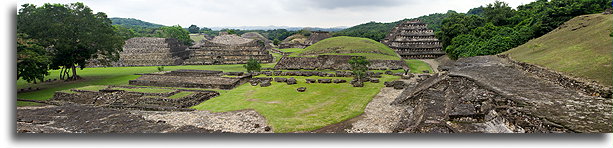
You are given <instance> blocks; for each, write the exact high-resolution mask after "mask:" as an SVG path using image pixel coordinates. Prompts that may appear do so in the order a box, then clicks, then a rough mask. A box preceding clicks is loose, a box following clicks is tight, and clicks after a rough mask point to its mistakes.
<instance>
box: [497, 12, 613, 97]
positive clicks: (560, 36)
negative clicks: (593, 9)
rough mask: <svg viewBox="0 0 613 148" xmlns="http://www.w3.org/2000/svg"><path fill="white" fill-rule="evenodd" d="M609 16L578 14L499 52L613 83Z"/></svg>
mask: <svg viewBox="0 0 613 148" xmlns="http://www.w3.org/2000/svg"><path fill="white" fill-rule="evenodd" d="M611 26H613V17H612V16H611V15H602V14H591V15H583V16H578V17H575V18H573V19H571V20H570V21H568V22H566V23H564V24H563V25H561V26H560V27H559V28H557V29H555V30H553V31H551V32H550V33H548V34H546V35H543V36H542V37H539V38H537V39H533V40H531V41H529V42H528V43H526V44H524V45H521V46H519V47H517V48H514V49H511V50H509V51H507V52H504V53H502V54H508V55H509V56H510V57H511V58H513V59H515V60H519V61H522V62H526V63H531V64H536V65H540V66H544V67H547V68H549V69H552V70H556V71H560V72H563V73H566V74H568V75H572V76H576V77H581V78H587V79H590V80H595V81H597V82H599V83H600V84H603V85H607V86H611V84H612V83H613V81H612V78H613V69H612V66H611V65H612V64H613V61H612V59H613V49H612V48H613V40H612V39H611V37H610V36H609V35H610V34H611V30H612V28H611Z"/></svg>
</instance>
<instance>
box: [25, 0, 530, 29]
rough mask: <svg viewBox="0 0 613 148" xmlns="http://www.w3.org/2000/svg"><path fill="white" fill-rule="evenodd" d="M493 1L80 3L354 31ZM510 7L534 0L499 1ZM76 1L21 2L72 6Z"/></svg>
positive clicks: (223, 22) (136, 14)
mask: <svg viewBox="0 0 613 148" xmlns="http://www.w3.org/2000/svg"><path fill="white" fill-rule="evenodd" d="M494 1H495V0H378V1H372V0H174V1H165V0H103V1H101V0H82V1H80V2H83V3H85V5H87V6H89V7H90V8H92V9H93V10H94V11H101V12H105V13H107V15H108V16H109V17H124V18H136V19H140V20H144V21H148V22H152V23H158V24H163V25H176V24H179V25H181V26H184V27H186V26H189V25H191V24H196V25H198V26H205V27H217V26H269V25H275V26H301V27H335V26H353V25H357V24H361V23H365V22H369V21H377V22H392V21H397V20H400V19H404V18H414V17H418V16H422V15H427V14H431V13H445V12H447V10H455V11H458V12H466V11H468V10H469V9H471V8H474V7H478V6H481V5H486V4H488V3H492V2H494ZM503 1H505V2H507V3H509V5H511V6H512V7H517V6H518V5H520V4H526V3H529V2H531V1H534V0H503ZM72 2H77V1H76V0H23V1H18V2H17V5H18V7H19V5H21V4H24V3H33V4H36V5H42V4H43V3H72Z"/></svg>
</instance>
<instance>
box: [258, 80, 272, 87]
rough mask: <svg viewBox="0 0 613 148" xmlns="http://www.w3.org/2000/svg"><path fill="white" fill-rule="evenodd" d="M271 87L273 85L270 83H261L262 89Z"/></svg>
mask: <svg viewBox="0 0 613 148" xmlns="http://www.w3.org/2000/svg"><path fill="white" fill-rule="evenodd" d="M270 85H272V84H271V83H270V81H264V82H262V83H260V86H261V87H268V86H270Z"/></svg>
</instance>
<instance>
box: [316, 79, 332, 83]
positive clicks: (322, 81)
mask: <svg viewBox="0 0 613 148" xmlns="http://www.w3.org/2000/svg"><path fill="white" fill-rule="evenodd" d="M317 82H318V83H332V79H318V80H317Z"/></svg>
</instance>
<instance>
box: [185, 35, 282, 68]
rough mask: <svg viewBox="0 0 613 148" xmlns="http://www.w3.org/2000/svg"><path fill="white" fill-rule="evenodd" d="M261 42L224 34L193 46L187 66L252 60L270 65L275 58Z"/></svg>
mask: <svg viewBox="0 0 613 148" xmlns="http://www.w3.org/2000/svg"><path fill="white" fill-rule="evenodd" d="M264 44H265V43H264V42H263V41H260V40H254V39H248V38H243V37H239V36H237V35H234V34H230V35H228V34H223V35H220V36H217V37H215V38H213V39H212V40H210V41H203V43H202V44H199V45H196V46H192V47H190V48H189V49H188V51H189V53H190V54H189V59H187V60H185V62H184V64H186V65H208V64H244V63H247V61H248V60H249V59H250V58H253V59H256V60H259V61H260V62H262V63H270V62H272V61H273V57H272V55H271V54H270V53H268V51H267V50H266V47H265V45H264Z"/></svg>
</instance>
